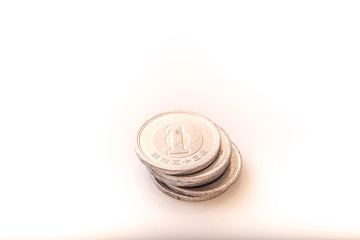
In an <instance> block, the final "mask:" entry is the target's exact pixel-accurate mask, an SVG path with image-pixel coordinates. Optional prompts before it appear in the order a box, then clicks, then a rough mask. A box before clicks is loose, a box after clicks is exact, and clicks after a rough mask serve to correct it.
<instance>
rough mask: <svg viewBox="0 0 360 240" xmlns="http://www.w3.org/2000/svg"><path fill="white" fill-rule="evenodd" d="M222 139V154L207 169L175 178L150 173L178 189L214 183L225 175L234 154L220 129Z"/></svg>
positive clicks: (153, 171)
mask: <svg viewBox="0 0 360 240" xmlns="http://www.w3.org/2000/svg"><path fill="white" fill-rule="evenodd" d="M218 129H219V132H220V138H221V145H220V153H219V155H218V157H217V159H216V160H215V161H214V162H213V163H212V164H211V165H210V166H208V167H207V168H205V169H203V170H201V171H199V172H196V173H193V174H187V175H181V176H173V175H168V174H163V173H161V172H157V171H155V170H152V169H149V171H150V172H151V173H152V174H153V175H154V176H155V177H156V178H157V179H159V180H160V181H162V182H164V183H165V184H170V185H174V186H178V187H197V186H201V185H204V184H207V183H209V182H212V181H213V180H215V179H216V178H218V177H219V176H220V175H221V174H223V173H224V171H225V170H226V168H227V166H228V165H229V162H230V156H231V152H232V146H231V141H230V139H229V136H228V135H227V134H226V132H225V131H224V130H223V129H221V128H220V127H218Z"/></svg>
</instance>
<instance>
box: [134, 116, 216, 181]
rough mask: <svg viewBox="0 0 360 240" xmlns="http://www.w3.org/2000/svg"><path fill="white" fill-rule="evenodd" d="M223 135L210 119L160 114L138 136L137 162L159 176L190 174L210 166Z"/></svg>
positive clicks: (145, 125)
mask: <svg viewBox="0 0 360 240" xmlns="http://www.w3.org/2000/svg"><path fill="white" fill-rule="evenodd" d="M220 142H221V141H220V133H219V131H218V129H217V127H216V126H215V124H214V123H212V122H211V121H210V120H209V119H207V118H205V117H204V116H202V115H200V114H197V113H193V112H186V111H174V112H166V113H162V114H158V115H156V116H154V117H152V118H151V119H150V120H148V121H147V122H145V123H144V124H143V125H142V126H141V127H140V129H139V130H138V132H137V136H136V141H135V151H136V153H137V156H138V158H139V159H140V160H141V161H142V162H143V163H144V164H145V165H146V166H147V167H148V168H151V169H153V170H155V171H157V172H159V173H164V174H169V175H178V174H190V173H194V172H197V171H200V170H202V169H204V168H206V167H207V166H209V165H210V164H211V163H212V162H213V161H214V160H215V159H216V157H217V156H218V154H219V150H220Z"/></svg>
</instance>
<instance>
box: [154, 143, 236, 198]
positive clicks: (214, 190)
mask: <svg viewBox="0 0 360 240" xmlns="http://www.w3.org/2000/svg"><path fill="white" fill-rule="evenodd" d="M232 149H233V152H232V155H231V159H230V164H229V166H228V168H227V170H226V171H225V173H224V174H223V175H222V176H221V177H220V178H218V179H217V180H215V181H214V182H212V183H210V184H207V185H204V186H201V187H193V188H181V187H176V186H172V185H166V184H165V183H163V182H161V181H159V180H157V179H156V178H155V177H154V176H152V177H153V181H154V183H155V185H156V186H157V188H158V189H160V190H161V191H162V192H163V193H165V194H167V195H168V196H170V197H173V198H176V199H179V200H183V201H205V200H209V199H212V198H215V197H217V196H219V195H220V194H222V193H224V192H225V191H226V190H227V189H229V187H230V186H231V185H232V184H233V183H234V182H235V181H236V180H237V179H238V178H239V176H240V170H241V154H240V152H239V150H238V149H237V148H236V146H235V145H234V144H233V145H232Z"/></svg>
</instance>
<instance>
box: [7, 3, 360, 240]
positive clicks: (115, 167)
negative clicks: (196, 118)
mask: <svg viewBox="0 0 360 240" xmlns="http://www.w3.org/2000/svg"><path fill="white" fill-rule="evenodd" d="M359 81H360V3H359V2H358V1H354V2H351V1H272V2H268V1H264V2H261V1H245V2H240V1H239V2H229V1H226V2H224V1H218V2H212V1H141V2H140V1H23V2H19V1H3V2H1V3H0V238H1V239H7V238H10V237H11V238H40V237H41V238H46V239H51V238H65V237H66V238H71V239H77V238H83V239H88V238H115V239H122V238H126V239H128V238H135V239H138V238H139V239H147V238H155V239H158V238H163V239H168V238H171V239H172V238H179V239H183V238H184V237H187V238H204V239H209V238H222V239H227V238H239V237H246V238H271V237H272V238H280V237H281V238H309V239H313V238H335V239H344V238H357V239H359V238H360V204H359V203H360V190H359V183H360V174H359V171H360V153H359V146H360V127H359V125H360V110H359V103H360V95H359V90H360V86H359ZM177 109H184V110H190V111H196V112H199V113H201V114H204V115H205V116H207V117H209V118H210V119H212V120H213V121H214V122H216V123H218V124H219V125H220V126H222V127H223V128H224V129H225V130H226V131H227V132H228V133H229V135H230V137H231V139H232V140H233V142H234V143H235V144H236V145H237V146H238V147H239V149H240V150H241V152H242V155H243V169H242V175H241V178H240V181H238V182H237V183H236V184H235V185H233V186H232V188H231V189H230V190H229V191H227V192H226V193H225V194H223V195H221V196H220V197H218V198H216V199H213V200H211V201H207V202H200V203H188V202H181V201H178V200H175V199H172V198H169V197H167V196H166V195H164V194H162V193H161V192H160V191H158V190H157V189H156V187H155V186H154V185H153V184H152V182H151V179H150V175H149V173H148V172H147V170H146V169H145V167H144V166H143V165H142V164H141V162H140V161H139V160H138V159H137V158H136V155H135V153H134V150H133V142H134V137H135V132H136V130H137V128H138V127H139V125H140V124H141V123H142V122H143V121H145V120H147V119H148V118H149V117H150V116H152V115H155V114H157V113H160V112H163V111H167V110H177Z"/></svg>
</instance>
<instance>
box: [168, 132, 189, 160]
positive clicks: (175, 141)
mask: <svg viewBox="0 0 360 240" xmlns="http://www.w3.org/2000/svg"><path fill="white" fill-rule="evenodd" d="M166 133H168V134H170V136H171V150H170V151H169V152H168V154H169V155H171V154H181V153H188V152H189V151H188V150H186V149H185V146H184V139H183V129H182V127H180V126H172V127H169V128H167V129H166Z"/></svg>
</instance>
